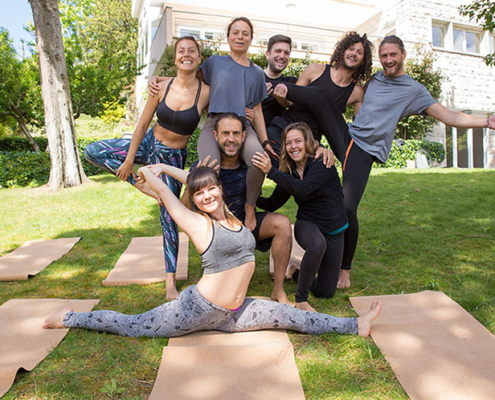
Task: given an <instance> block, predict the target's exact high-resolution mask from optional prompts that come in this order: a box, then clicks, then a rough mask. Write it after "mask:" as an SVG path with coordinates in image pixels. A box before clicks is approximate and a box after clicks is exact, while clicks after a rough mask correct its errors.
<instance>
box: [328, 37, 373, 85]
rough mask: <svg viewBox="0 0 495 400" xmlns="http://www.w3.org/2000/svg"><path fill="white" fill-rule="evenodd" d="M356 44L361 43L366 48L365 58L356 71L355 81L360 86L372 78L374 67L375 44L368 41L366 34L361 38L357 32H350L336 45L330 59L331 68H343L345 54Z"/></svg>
mask: <svg viewBox="0 0 495 400" xmlns="http://www.w3.org/2000/svg"><path fill="white" fill-rule="evenodd" d="M356 43H361V44H362V45H363V47H364V58H363V62H362V64H361V65H360V66H359V68H358V69H357V70H356V71H354V74H353V76H352V77H353V79H354V80H355V81H356V82H357V83H359V84H360V85H364V84H365V83H366V82H368V81H369V80H370V78H371V70H372V67H373V65H372V64H373V60H372V51H373V47H374V46H373V44H372V43H371V42H370V41H369V40H368V37H367V36H366V33H365V34H364V35H363V36H360V35H359V34H358V33H357V32H348V33H347V34H346V35H345V36H344V37H343V38H342V39H340V41H339V42H338V43H337V44H336V45H335V50H334V51H333V53H332V57H331V58H330V66H331V67H336V68H342V67H343V66H344V53H345V51H346V50H347V49H348V48H349V47H351V46H352V45H354V44H356Z"/></svg>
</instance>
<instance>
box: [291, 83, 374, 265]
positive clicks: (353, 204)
mask: <svg viewBox="0 0 495 400" xmlns="http://www.w3.org/2000/svg"><path fill="white" fill-rule="evenodd" d="M286 85H287V87H288V89H289V90H288V93H287V100H290V101H293V102H296V103H300V104H303V105H305V106H307V107H309V108H310V109H311V110H312V111H313V114H314V116H315V119H316V122H317V123H318V126H319V128H320V131H321V132H322V134H323V135H324V136H325V137H326V138H327V140H328V143H329V144H330V147H331V148H332V151H333V152H334V153H335V156H336V157H337V158H338V159H339V160H340V162H341V163H342V172H343V179H342V189H343V193H344V207H345V210H346V213H347V220H348V221H349V228H347V230H346V231H345V239H344V243H345V244H344V255H343V257H342V266H341V268H342V269H351V264H352V259H353V258H354V253H355V251H356V246H357V241H358V236H359V222H358V219H357V209H358V206H359V202H360V201H361V197H362V196H363V193H364V189H365V188H366V184H367V183H368V177H369V175H370V171H371V167H372V165H373V162H374V161H375V158H374V157H373V156H372V155H370V154H368V153H367V152H365V151H364V150H362V149H361V148H360V147H358V146H357V145H356V144H355V143H354V140H352V138H351V136H350V135H349V129H348V126H347V124H346V122H345V120H344V117H343V116H342V113H341V112H340V111H339V110H338V109H337V107H336V106H335V104H333V103H331V102H328V101H327V100H326V99H325V96H324V95H323V89H322V88H320V87H318V86H296V85H293V84H290V83H287V84H286Z"/></svg>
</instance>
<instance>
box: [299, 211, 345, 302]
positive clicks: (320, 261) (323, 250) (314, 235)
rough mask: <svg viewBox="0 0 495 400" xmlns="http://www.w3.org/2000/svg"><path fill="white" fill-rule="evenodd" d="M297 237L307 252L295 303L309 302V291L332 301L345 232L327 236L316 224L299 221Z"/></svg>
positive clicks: (302, 261) (303, 261)
mask: <svg viewBox="0 0 495 400" xmlns="http://www.w3.org/2000/svg"><path fill="white" fill-rule="evenodd" d="M294 236H295V238H296V240H297V243H299V246H301V247H302V248H303V249H304V250H305V251H306V252H305V253H304V257H303V259H302V260H301V267H300V270H299V276H298V280H297V289H296V302H297V303H302V302H305V301H308V294H309V291H310V290H311V293H313V294H314V295H315V296H316V297H325V298H328V299H329V298H331V297H333V295H334V294H335V290H336V289H337V282H338V281H339V273H340V263H341V261H342V252H343V250H344V232H340V233H337V234H336V235H327V234H324V233H322V232H321V231H320V229H319V228H318V227H317V226H316V225H315V224H314V223H313V222H309V221H301V220H297V221H296V223H295V224H294ZM316 274H318V277H316Z"/></svg>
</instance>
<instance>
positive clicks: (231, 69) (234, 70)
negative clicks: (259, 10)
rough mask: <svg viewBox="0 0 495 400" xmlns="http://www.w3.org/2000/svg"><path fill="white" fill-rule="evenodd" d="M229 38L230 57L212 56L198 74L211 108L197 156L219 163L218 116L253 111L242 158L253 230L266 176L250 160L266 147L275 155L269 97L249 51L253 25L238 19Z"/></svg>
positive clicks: (248, 222) (249, 222) (248, 221)
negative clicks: (265, 104)
mask: <svg viewBox="0 0 495 400" xmlns="http://www.w3.org/2000/svg"><path fill="white" fill-rule="evenodd" d="M227 39H228V42H229V46H230V54H229V55H227V56H217V55H215V56H211V57H210V58H208V60H206V62H205V63H204V64H203V65H202V66H201V68H200V70H199V74H200V75H202V77H203V79H204V81H205V82H206V83H207V84H208V85H210V105H209V109H208V111H209V114H208V119H207V120H206V123H205V125H204V127H203V129H202V130H201V136H200V138H199V141H198V155H199V158H200V159H201V160H203V159H204V158H205V157H206V156H211V157H212V159H217V160H218V161H220V150H219V148H218V145H217V143H216V141H215V138H214V136H213V131H214V130H215V125H216V122H217V120H218V117H219V115H220V114H222V113H235V114H237V115H238V116H239V117H241V118H245V117H246V114H245V108H246V107H248V108H252V109H253V111H254V120H253V124H254V128H255V129H256V131H255V130H254V129H253V126H252V125H251V123H250V122H249V121H246V127H247V128H246V132H247V135H246V141H245V142H244V145H243V148H242V150H241V157H242V158H243V160H244V162H245V163H246V164H247V165H248V167H249V171H248V174H247V178H246V179H247V191H246V192H247V201H246V219H245V221H244V224H245V225H246V227H247V228H249V229H251V230H253V229H254V228H255V226H256V219H255V216H254V207H255V204H256V199H257V198H258V196H259V194H260V192H261V187H262V185H263V179H264V174H263V172H261V171H260V170H259V169H258V168H256V167H254V166H253V165H252V163H251V159H252V158H253V156H254V155H255V154H256V152H258V151H259V152H263V148H264V149H265V151H267V152H268V153H269V154H271V155H275V153H274V151H273V149H272V147H271V145H270V142H269V141H268V136H267V134H266V127H265V120H264V118H263V112H262V110H261V102H262V101H263V100H264V99H265V98H267V97H268V95H267V92H266V83H265V77H264V74H263V70H262V69H261V68H260V67H258V66H257V65H255V64H253V62H252V61H250V60H249V59H248V57H247V52H248V50H249V46H250V45H251V41H252V39H253V25H252V24H251V21H249V19H247V18H245V17H239V18H235V19H234V20H233V21H232V22H231V23H230V24H229V26H228V27H227Z"/></svg>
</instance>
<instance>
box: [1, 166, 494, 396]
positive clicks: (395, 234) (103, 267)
mask: <svg viewBox="0 0 495 400" xmlns="http://www.w3.org/2000/svg"><path fill="white" fill-rule="evenodd" d="M92 180H93V182H92V183H90V184H86V185H83V186H81V187H78V188H74V189H68V190H64V191H62V192H59V193H47V192H46V191H44V190H40V189H27V188H26V189H24V188H23V189H9V190H6V189H2V190H0V221H1V224H0V255H5V254H7V253H9V252H10V251H12V250H14V249H15V248H17V247H18V246H20V245H22V244H23V243H24V242H26V241H27V240H32V239H39V238H45V239H50V238H57V237H73V236H81V237H82V240H81V241H80V242H79V243H78V244H76V246H75V247H74V248H73V249H72V250H71V251H70V252H69V253H68V254H67V255H66V256H64V257H63V258H62V259H60V260H59V261H57V262H55V263H53V264H52V265H50V266H49V267H48V268H46V269H45V270H44V271H42V272H41V273H39V274H38V275H37V276H36V277H34V278H31V279H30V280H28V281H24V282H0V304H2V303H4V302H5V301H7V300H9V299H12V298H46V297H57V298H80V299H92V298H98V299H101V302H100V303H99V304H98V305H97V306H96V308H97V309H107V308H109V309H115V310H117V311H122V312H131V313H136V312H143V311H145V310H148V309H149V308H151V307H154V306H157V305H159V304H161V303H162V302H163V301H164V298H165V289H164V284H153V285H148V286H129V287H112V288H106V287H104V286H103V285H102V284H101V281H102V280H103V279H104V278H105V277H106V275H107V274H108V272H109V271H110V270H111V268H112V267H113V266H114V265H115V263H116V262H117V260H118V258H119V256H120V255H121V254H122V253H123V252H124V250H125V249H126V247H127V246H128V244H129V242H130V240H131V238H132V237H136V236H152V235H159V234H160V224H159V219H158V210H157V206H156V204H155V203H154V201H153V200H151V199H149V198H146V197H144V196H142V195H140V194H139V193H138V192H137V191H135V190H134V189H133V188H132V187H130V186H129V185H127V184H124V183H121V182H118V181H117V179H116V178H114V177H112V176H110V175H101V176H98V177H94V178H93V179H92ZM271 187H272V186H271V185H270V183H269V182H267V184H266V185H265V190H268V191H270V190H271V189H270V188H271ZM494 210H495V171H490V170H475V171H466V170H451V169H450V170H445V169H444V170H440V169H435V170H429V171H404V170H402V171H389V170H387V171H384V170H382V171H374V172H373V174H372V176H371V178H370V181H369V184H368V188H367V189H366V193H365V195H364V199H363V201H362V203H361V206H360V221H361V226H360V228H361V231H360V233H361V235H360V242H359V247H358V250H357V253H356V257H355V264H354V268H353V273H352V288H351V289H349V290H345V291H339V292H338V294H337V296H336V297H335V298H334V299H330V300H318V299H313V298H311V299H310V301H311V303H312V304H313V305H314V306H315V307H316V308H317V310H318V311H322V312H328V313H332V314H336V315H342V316H355V315H356V314H355V313H354V312H353V310H352V308H351V307H350V303H349V297H350V296H353V295H377V294H394V293H413V292H418V291H422V290H441V291H443V292H445V293H446V294H447V295H449V296H450V297H452V298H453V299H454V300H455V301H457V302H458V303H459V304H461V305H462V306H463V307H464V308H466V309H467V310H468V311H469V312H470V313H471V314H472V315H473V316H474V317H475V318H477V319H478V320H479V321H480V322H481V323H482V324H483V325H485V326H486V327H487V328H488V329H489V330H490V331H491V332H492V333H495V313H494V311H495V279H494V275H495V274H494V262H493V255H494V254H495V233H494V232H495V222H494ZM282 211H283V212H284V213H286V214H287V215H288V216H289V217H290V218H291V220H292V221H294V215H295V207H294V205H293V203H290V204H288V205H286V206H285V207H284V209H283V210H282ZM256 257H257V265H258V267H257V270H256V272H255V276H254V278H253V280H252V284H251V286H250V289H249V294H250V295H263V296H267V295H269V294H270V291H271V285H272V282H271V279H270V276H269V274H268V255H267V254H262V253H257V255H256ZM189 268H190V269H189V281H188V282H180V283H179V285H178V286H179V289H182V288H184V287H186V286H188V285H190V284H192V283H195V282H197V280H198V279H199V277H200V275H201V267H200V260H199V256H198V255H197V253H196V251H195V250H194V249H193V248H192V247H191V249H190V260H189ZM286 289H287V292H288V293H289V295H290V297H291V298H292V300H293V299H294V291H295V286H294V284H293V283H288V284H287V285H286ZM290 338H291V340H292V342H293V344H294V346H295V353H296V362H297V365H298V368H299V373H300V375H301V380H302V383H303V387H304V390H305V394H306V397H307V398H308V399H363V400H364V399H385V398H390V399H406V398H407V396H406V394H405V393H404V391H403V390H402V388H401V386H400V384H399V383H398V382H397V380H396V378H395V375H394V374H393V372H392V370H391V369H390V367H389V366H388V364H387V362H386V361H385V359H384V357H383V355H382V354H381V353H380V351H379V350H378V348H377V347H376V346H375V345H374V343H373V341H372V340H371V339H366V340H365V339H361V338H357V337H351V336H335V335H330V334H329V335H323V336H319V337H311V336H305V335H301V334H295V333H290ZM166 344H167V339H147V338H142V339H132V338H122V337H118V336H115V335H111V334H102V333H96V332H88V331H76V330H73V331H70V332H69V333H68V334H67V336H66V337H65V339H64V340H63V341H62V342H61V343H60V345H59V346H57V348H56V349H55V350H54V351H53V352H52V353H51V354H50V355H49V356H48V357H47V358H46V359H45V360H44V361H43V362H41V363H40V364H39V365H38V366H37V367H36V368H35V369H34V370H33V371H32V372H27V373H26V372H20V373H18V375H17V378H16V381H15V383H14V385H13V387H12V389H11V390H10V391H9V392H8V393H7V394H6V395H5V397H4V398H5V399H45V398H46V399H95V398H109V396H110V397H112V396H113V397H114V398H125V399H141V398H142V399H146V398H147V397H148V396H149V393H150V392H151V388H152V386H153V382H154V380H155V378H156V373H157V370H158V367H159V364H160V359H161V354H162V348H163V346H165V345H166ZM112 381H114V383H115V385H114V386H113V388H114V389H115V388H117V389H121V388H122V389H123V390H124V392H123V393H122V394H117V393H115V392H112V389H107V391H106V393H104V392H102V391H101V390H100V389H103V390H105V387H106V388H111V384H112Z"/></svg>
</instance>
